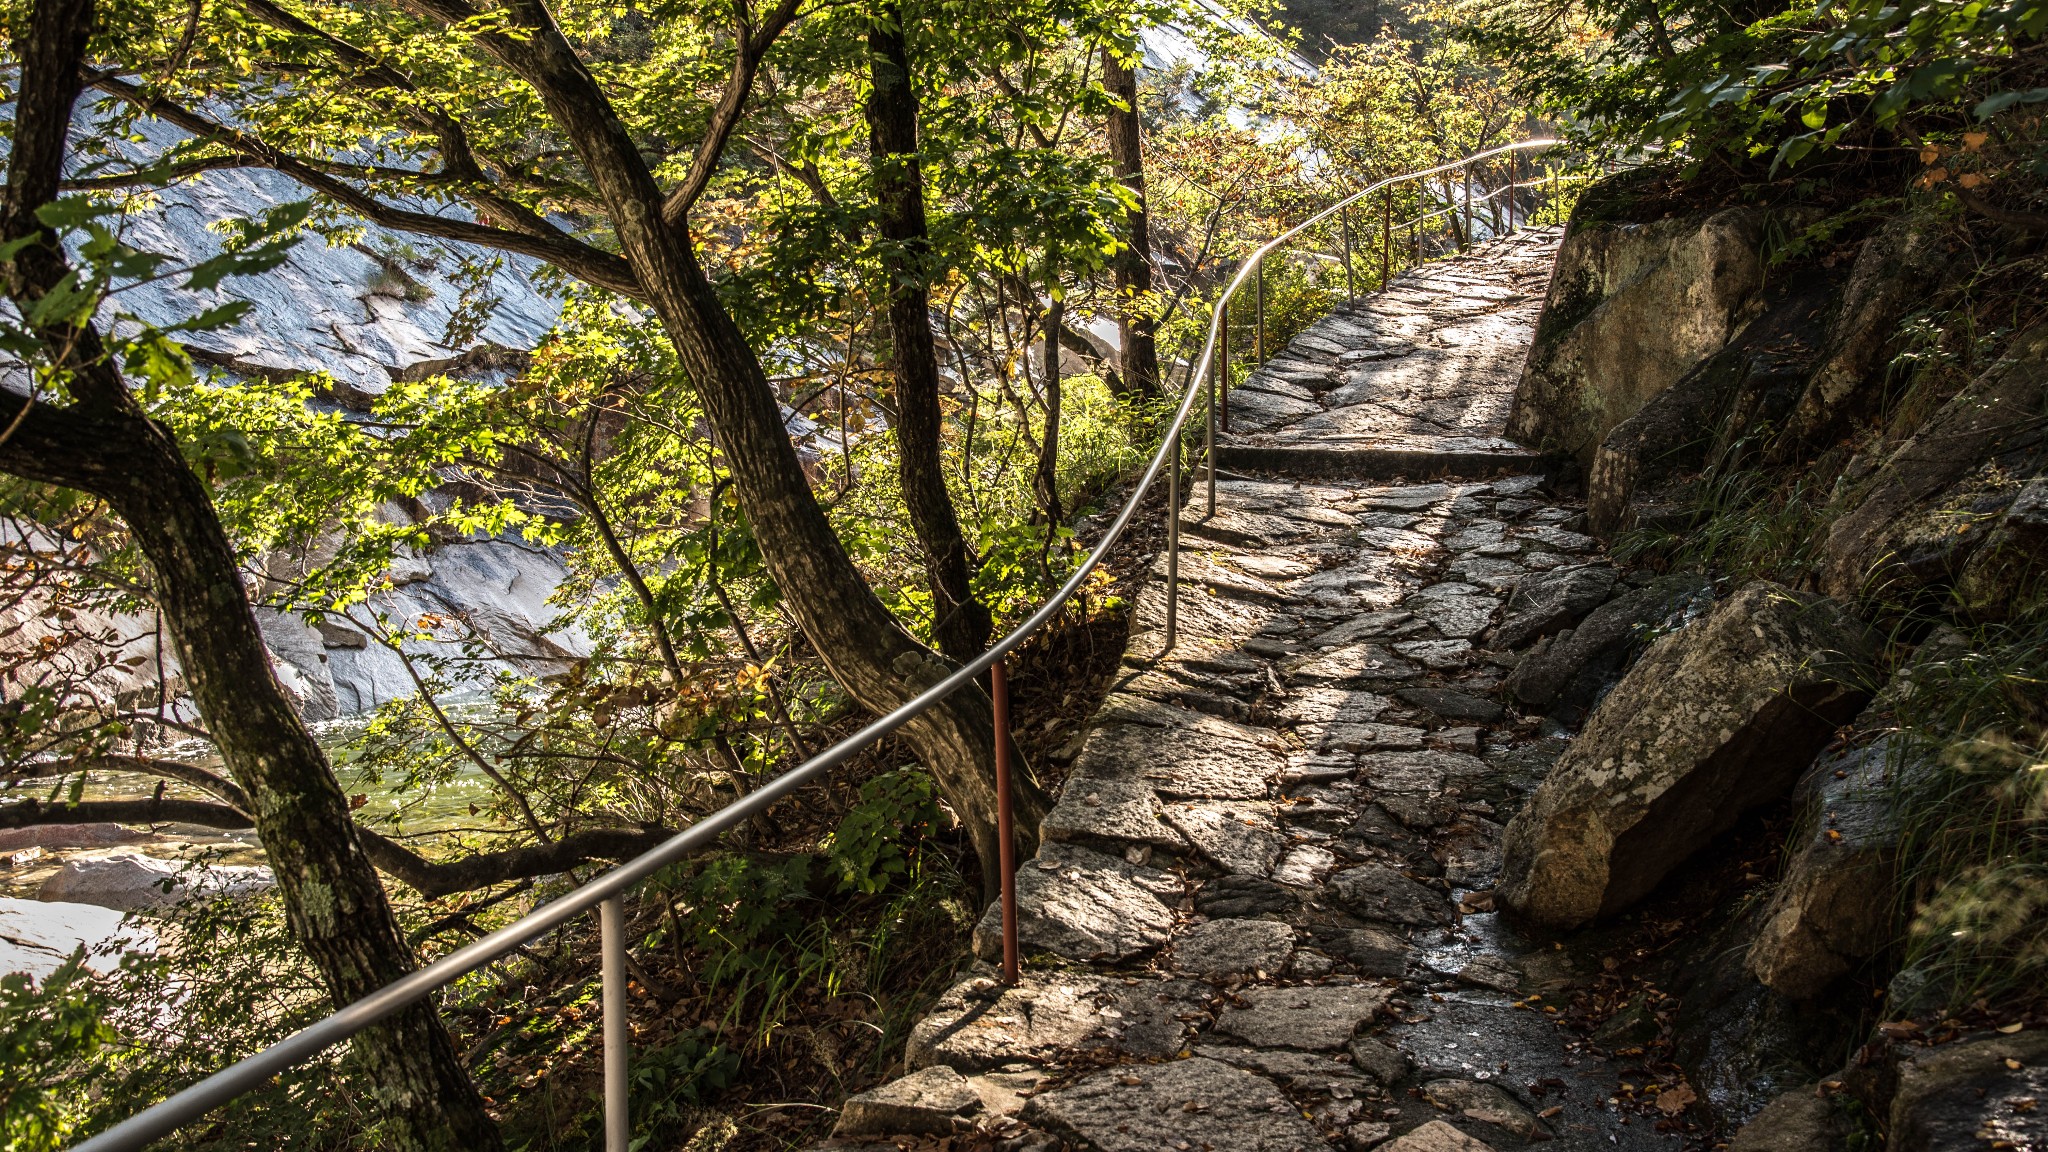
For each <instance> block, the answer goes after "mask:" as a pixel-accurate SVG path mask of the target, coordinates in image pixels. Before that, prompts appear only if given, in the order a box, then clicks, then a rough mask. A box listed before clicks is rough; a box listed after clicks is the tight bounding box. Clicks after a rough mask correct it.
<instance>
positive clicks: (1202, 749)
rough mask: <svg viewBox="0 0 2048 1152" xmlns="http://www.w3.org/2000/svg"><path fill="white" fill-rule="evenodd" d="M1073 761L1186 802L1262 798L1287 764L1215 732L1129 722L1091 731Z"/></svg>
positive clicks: (1260, 748) (1272, 754) (1274, 754)
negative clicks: (1108, 769) (1108, 767)
mask: <svg viewBox="0 0 2048 1152" xmlns="http://www.w3.org/2000/svg"><path fill="white" fill-rule="evenodd" d="M1075 763H1076V764H1077V765H1084V766H1089V767H1090V768H1092V766H1093V765H1095V764H1097V763H1101V764H1106V765H1113V766H1114V767H1113V769H1112V771H1114V772H1115V773H1116V774H1117V775H1119V776H1121V777H1123V778H1124V779H1127V780H1135V781H1141V782H1143V783H1145V784H1148V785H1150V786H1151V787H1152V788H1154V789H1155V790H1156V791H1157V792H1158V793H1159V794H1160V795H1162V796H1167V797H1170V798H1173V799H1186V800H1197V799H1201V800H1207V799H1219V800H1229V799H1250V798H1264V796H1265V795H1266V792H1267V790H1268V789H1269V787H1270V786H1271V781H1272V780H1273V779H1274V778H1275V777H1277V776H1278V775H1279V774H1280V770H1281V769H1282V768H1283V767H1285V766H1286V760H1285V758H1284V757H1282V756H1281V755H1280V754H1279V753H1277V752H1272V751H1269V750H1268V749H1267V748H1265V747H1263V746H1261V745H1258V744H1251V743H1247V742H1245V741H1241V740H1236V739H1232V738H1229V737H1227V736H1224V735H1222V734H1221V733H1220V732H1216V731H1211V730H1209V729H1204V728H1178V729H1172V730H1162V729H1158V728H1148V727H1142V726H1139V725H1133V724H1104V725H1101V726H1099V727H1097V728H1096V729H1094V730H1093V731H1091V732H1090V733H1089V734H1088V739H1087V741H1086V742H1085V743H1083V744H1082V746H1081V757H1080V759H1078V760H1076V761H1075ZM1084 770H1086V769H1084ZM1105 774H1107V773H1105Z"/></svg>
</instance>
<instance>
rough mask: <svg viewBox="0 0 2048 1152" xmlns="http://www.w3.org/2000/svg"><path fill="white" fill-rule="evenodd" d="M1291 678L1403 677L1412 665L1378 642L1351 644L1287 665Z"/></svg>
mask: <svg viewBox="0 0 2048 1152" xmlns="http://www.w3.org/2000/svg"><path fill="white" fill-rule="evenodd" d="M1286 671H1287V675H1288V677H1289V678H1291V679H1295V680H1303V681H1308V682H1310V683H1328V684H1344V683H1358V682H1363V681H1396V682H1399V681H1404V680H1412V679H1414V678H1415V676H1416V673H1417V671H1418V670H1417V668H1416V667H1415V665H1413V664H1411V663H1409V662H1408V661H1406V660H1404V659H1402V658H1401V657H1399V656H1396V655H1394V654H1393V653H1392V652H1390V651H1388V650H1387V649H1385V648H1382V647H1381V646H1379V645H1378V644H1350V645H1346V646H1345V647H1343V648H1338V649H1336V650H1334V651H1331V652H1325V653H1323V654H1321V655H1318V656H1314V657H1311V658H1309V659H1305V660H1299V661H1295V662H1291V663H1289V664H1288V665H1287V666H1286Z"/></svg>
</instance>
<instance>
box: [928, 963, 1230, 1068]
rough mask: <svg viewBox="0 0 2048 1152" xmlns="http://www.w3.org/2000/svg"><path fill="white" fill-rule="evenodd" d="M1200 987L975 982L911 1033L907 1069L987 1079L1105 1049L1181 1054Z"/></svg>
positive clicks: (1074, 980)
mask: <svg viewBox="0 0 2048 1152" xmlns="http://www.w3.org/2000/svg"><path fill="white" fill-rule="evenodd" d="M1198 987H1201V986H1200V985H1195V984H1192V983H1190V982H1187V981H1165V982H1161V981H1149V982H1141V983H1139V984H1135V985H1127V984H1125V983H1123V982H1122V981H1120V980H1111V979H1107V978H1105V977H1101V976H1092V975H1081V974H1075V973H1060V972H1048V973H1034V972H1032V971H1031V970H1029V969H1026V970H1025V973H1024V978H1023V980H1022V981H1021V982H1019V983H1018V984H1017V985H1016V986H1015V987H1010V988H1005V987H1003V986H1002V985H1000V984H998V983H997V982H996V981H995V980H994V979H992V978H991V977H988V976H974V977H970V978H968V979H966V980H963V981H961V982H960V983H958V984H956V985H954V986H953V987H952V988H950V989H948V990H947V991H946V993H945V994H944V995H943V996H941V997H939V1001H938V1003H937V1004H936V1005H934V1006H933V1008H932V1011H931V1013H930V1014H929V1015H927V1016H926V1017H925V1018H924V1019H922V1020H920V1021H918V1023H917V1024H916V1026H915V1027H913V1028H912V1029H911V1032H910V1042H909V1044H908V1045H906V1046H905V1049H904V1054H903V1062H904V1066H905V1067H907V1068H909V1069H912V1070H915V1069H918V1068H926V1067H930V1066H931V1065H934V1064H944V1065H946V1066H947V1067H949V1068H954V1069H958V1070H959V1071H962V1072H983V1071H987V1070H989V1069H1000V1068H1003V1067H1004V1066H1006V1065H1010V1064H1014V1063H1016V1062H1018V1061H1029V1060H1037V1059H1042V1058H1044V1057H1046V1056H1048V1055H1050V1054H1052V1053H1054V1052H1060V1051H1067V1050H1072V1049H1076V1048H1092V1047H1101V1046H1105V1045H1113V1046H1115V1047H1117V1048H1119V1049H1121V1050H1123V1051H1125V1052H1129V1053H1131V1054H1132V1055H1136V1056H1141V1057H1156V1056H1164V1055H1169V1054H1171V1053H1174V1052H1177V1051H1179V1050H1180V1049H1181V1047H1182V1044H1183V1041H1184V1039H1185V1035H1186V1031H1187V1027H1186V1025H1185V1024H1183V1023H1181V1022H1180V1021H1179V1020H1178V1019H1176V1016H1177V1015H1179V1014H1184V1013H1187V1012H1189V1011H1190V1010H1191V1009H1193V1008H1194V1007H1195V1006H1196V1005H1195V1004H1194V1003H1193V1002H1192V1001H1191V999H1190V997H1191V996H1193V995H1194V989H1196V988H1198ZM1105 1009H1107V1011H1105Z"/></svg>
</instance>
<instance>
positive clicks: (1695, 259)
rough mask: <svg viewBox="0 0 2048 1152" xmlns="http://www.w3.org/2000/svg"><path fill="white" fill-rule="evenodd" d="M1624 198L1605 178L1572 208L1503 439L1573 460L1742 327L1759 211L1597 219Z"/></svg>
mask: <svg viewBox="0 0 2048 1152" xmlns="http://www.w3.org/2000/svg"><path fill="white" fill-rule="evenodd" d="M1628 195H1629V190H1628V189H1627V188H1626V187H1622V186H1610V187H1609V188H1607V189H1604V190H1602V191H1600V192H1596V193H1594V194H1591V195H1589V196H1588V198H1587V200H1586V201H1583V202H1582V203H1581V207H1580V209H1579V210H1578V211H1577V212H1575V214H1574V218H1573V221H1572V227H1571V230H1570V232H1569V233H1568V234H1567V235H1566V237H1565V239H1564V243H1563V245H1562V247H1561V248H1560V249H1559V251H1558V258H1557V269H1556V271H1555V273H1554V274H1553V275H1552V277H1551V282H1550V292H1549V295H1548V296H1547V297H1546V299H1545V300H1544V304H1543V314H1542V317H1541V319H1540V320H1539V321H1538V322H1537V331H1536V342H1535V344H1534V346H1533V347H1531V349H1530V351H1529V361H1528V365H1527V367H1526V369H1525V370H1524V372H1523V375H1522V380H1521V383H1520V385H1519V386H1518V387H1517V389H1516V392H1515V403H1514V409H1513V411H1512V412H1511V413H1510V414H1509V417H1508V435H1509V436H1510V437H1512V438H1514V439H1516V440H1519V441H1521V442H1523V443H1525V444H1530V445H1533V446H1536V447H1540V448H1543V449H1546V450H1550V451H1557V452H1563V453H1569V454H1571V455H1573V456H1576V457H1578V459H1579V463H1580V465H1581V466H1582V467H1585V466H1590V465H1591V464H1592V458H1593V451H1594V449H1595V448H1597V447H1598V446H1599V444H1600V442H1601V441H1602V440H1604V439H1606V438H1607V434H1608V433H1609V432H1610V431H1612V430H1613V429H1614V427H1615V425H1617V424H1619V423H1621V422H1622V421H1623V420H1626V419H1628V418H1629V417H1630V416H1631V415H1633V414H1634V413H1635V411H1636V410H1637V409H1638V408H1641V407H1642V406H1643V404H1644V402H1645V401H1647V400H1649V399H1650V398H1651V397H1652V396H1655V395H1656V394H1657V393H1659V392H1661V391H1663V390H1664V389H1665V388H1668V387H1670V386H1671V385H1672V384H1673V383H1674V382H1675V381H1677V380H1678V378H1679V377H1681V376H1683V375H1684V374H1685V373H1686V371H1687V370H1688V369H1690V368H1691V367H1692V366H1693V365H1694V364H1697V363H1699V362H1700V360H1701V359H1703V358H1704V357H1706V356H1707V355H1708V354H1710V353H1712V352H1713V351H1714V350H1716V349H1718V348H1720V347H1721V346H1722V345H1724V344H1726V343H1727V342H1728V340H1729V337H1731V336H1733V335H1734V334H1735V333H1736V332H1737V331H1739V330H1740V329H1741V327H1742V325H1743V323H1744V322H1745V321H1746V320H1747V319H1748V318H1749V317H1748V313H1747V309H1748V307H1749V305H1750V303H1751V301H1752V299H1753V298H1754V297H1755V296H1756V294H1757V292H1758V290H1759V289H1760V288H1762V286H1763V283H1764V262H1763V259H1762V257H1761V254H1760V248H1761V244H1762V237H1763V225H1764V220H1765V217H1764V214H1763V213H1761V212H1759V211H1756V210H1754V209H1749V208H1733V209H1726V210H1722V211H1717V212H1713V213H1710V214H1700V213H1694V214H1687V215H1681V216H1675V217H1672V218H1668V219H1659V220H1654V221H1650V222H1647V223H1629V222H1620V221H1615V220H1611V219H1602V218H1600V216H1601V208H1602V207H1611V205H1612V202H1614V201H1616V200H1620V199H1625V198H1626V197H1627V196H1628Z"/></svg>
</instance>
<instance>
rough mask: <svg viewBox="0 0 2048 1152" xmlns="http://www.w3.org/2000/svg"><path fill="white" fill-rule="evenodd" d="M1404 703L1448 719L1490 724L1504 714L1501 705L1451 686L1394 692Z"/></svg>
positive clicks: (1405, 689)
mask: <svg viewBox="0 0 2048 1152" xmlns="http://www.w3.org/2000/svg"><path fill="white" fill-rule="evenodd" d="M1394 696H1395V698H1396V699H1398V700H1400V701H1401V702H1402V703H1403V704H1412V705H1414V706H1415V707H1417V708H1422V709H1425V710H1427V711H1430V712H1434V713H1436V714H1437V715H1439V716H1442V717H1443V718H1444V719H1446V720H1477V721H1479V722H1480V723H1482V724H1490V723H1492V722H1493V721H1495V720H1498V719H1500V718H1501V716H1502V715H1503V713H1502V711H1501V706H1500V705H1498V704H1495V703H1494V702H1493V701H1491V700H1488V699H1485V698H1484V697H1480V696H1473V695H1471V694H1469V693H1466V692H1457V691H1453V690H1452V689H1449V688H1403V689H1400V690H1399V691H1397V692H1395V693H1394Z"/></svg>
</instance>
